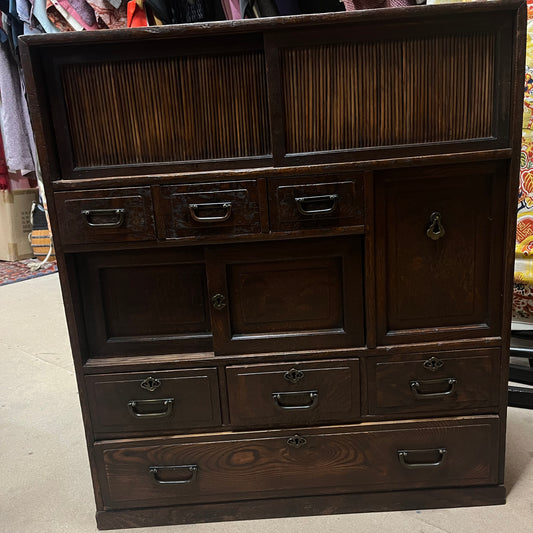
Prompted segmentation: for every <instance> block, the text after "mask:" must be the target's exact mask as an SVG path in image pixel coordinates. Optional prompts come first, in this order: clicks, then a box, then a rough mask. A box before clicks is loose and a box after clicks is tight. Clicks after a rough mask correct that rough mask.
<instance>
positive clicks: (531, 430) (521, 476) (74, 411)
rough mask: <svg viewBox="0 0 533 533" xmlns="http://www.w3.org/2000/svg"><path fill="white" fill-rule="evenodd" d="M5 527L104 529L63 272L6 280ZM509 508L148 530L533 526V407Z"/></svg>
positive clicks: (464, 531) (509, 479)
mask: <svg viewBox="0 0 533 533" xmlns="http://www.w3.org/2000/svg"><path fill="white" fill-rule="evenodd" d="M0 321H1V322H0V358H1V366H0V368H1V373H0V532H5V533H29V532H31V533H62V532H72V533H89V532H94V531H96V525H95V521H94V500H93V495H92V489H91V482H90V476H89V465H88V461H87V457H86V452H85V442H84V437H83V429H82V424H81V414H80V408H79V404H78V396H77V392H76V384H75V379H74V372H73V368H72V364H71V360H70V349H69V345H68V338H67V332H66V326H65V318H64V312H63V307H62V302H61V296H60V292H59V282H58V277H57V274H52V275H50V276H45V277H42V278H36V279H34V280H30V281H24V282H21V283H15V284H13V285H6V286H4V287H1V288H0ZM506 485H507V488H508V493H509V495H508V501H507V504H506V505H505V506H495V507H477V508H461V509H441V510H434V511H406V512H394V513H368V514H351V515H337V516H321V517H304V518H290V519H276V520H256V521H248V522H225V523H216V524H199V525H186V526H173V527H159V528H153V529H137V530H135V531H138V532H139V533H142V532H146V531H154V532H157V533H167V532H174V533H208V532H209V533H223V532H225V533H228V532H239V533H248V532H249V533H252V532H253V533H266V532H276V533H296V532H299V531H302V532H305V533H328V532H350V533H351V532H364V533H366V532H378V533H387V532H394V533H403V532H409V533H434V532H435V533H436V532H442V531H446V532H454V533H455V532H457V533H459V532H460V533H469V532H474V531H479V532H484V533H492V532H498V533H504V532H512V533H533V411H527V410H522V409H514V408H511V409H509V424H508V451H507V466H506Z"/></svg>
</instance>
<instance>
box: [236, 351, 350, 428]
mask: <svg viewBox="0 0 533 533" xmlns="http://www.w3.org/2000/svg"><path fill="white" fill-rule="evenodd" d="M226 375H227V381H228V399H229V409H230V422H231V424H232V425H233V426H243V427H250V428H255V427H265V428H267V427H283V426H288V425H291V424H292V425H297V426H307V425H313V424H315V425H319V424H325V423H328V422H329V423H339V422H355V421H356V420H357V418H358V417H359V415H360V413H359V403H360V400H359V396H360V388H359V361H358V360H357V359H339V360H335V361H315V362H313V363H302V362H293V363H290V362H289V363H283V364H267V365H239V366H230V367H227V368H226Z"/></svg>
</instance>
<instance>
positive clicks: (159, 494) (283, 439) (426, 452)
mask: <svg viewBox="0 0 533 533" xmlns="http://www.w3.org/2000/svg"><path fill="white" fill-rule="evenodd" d="M498 431H499V420H498V417H496V416H492V417H468V418H461V419H456V420H432V421H421V422H411V423H398V422H397V423H390V424H364V425H361V426H345V427H342V428H341V427H336V428H313V429H305V430H300V431H298V432H296V431H294V432H291V431H290V430H285V431H281V430H277V431H272V432H268V433H266V432H257V433H248V434H243V435H241V434H239V435H237V434H222V435H211V436H203V437H196V439H192V438H190V437H189V439H188V440H187V438H179V437H175V438H172V439H152V440H144V439H143V441H141V442H140V441H133V440H132V441H129V442H128V441H120V442H116V443H113V442H109V441H108V442H105V443H97V444H96V445H95V451H96V460H97V465H98V471H99V476H100V484H101V488H102V495H103V499H104V505H105V508H106V509H119V508H134V507H145V506H163V505H175V504H180V503H183V504H184V503H200V502H213V501H230V500H241V499H254V498H267V497H270V498H272V497H283V496H295V495H311V494H334V493H344V492H361V491H380V490H400V489H415V488H426V487H428V488H429V487H450V486H473V485H490V484H495V483H497V466H498V452H499V444H498V443H499V439H498Z"/></svg>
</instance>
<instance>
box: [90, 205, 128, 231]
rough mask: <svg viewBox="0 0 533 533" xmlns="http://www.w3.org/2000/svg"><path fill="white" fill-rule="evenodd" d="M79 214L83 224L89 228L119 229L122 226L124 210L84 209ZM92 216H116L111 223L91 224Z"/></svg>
mask: <svg viewBox="0 0 533 533" xmlns="http://www.w3.org/2000/svg"><path fill="white" fill-rule="evenodd" d="M81 214H82V215H83V216H84V217H85V222H87V225H88V226H90V227H91V228H120V226H122V224H124V215H125V214H126V210H125V209H84V210H83V211H82V212H81ZM93 216H116V217H117V219H116V220H115V221H113V222H99V223H95V222H91V217H93Z"/></svg>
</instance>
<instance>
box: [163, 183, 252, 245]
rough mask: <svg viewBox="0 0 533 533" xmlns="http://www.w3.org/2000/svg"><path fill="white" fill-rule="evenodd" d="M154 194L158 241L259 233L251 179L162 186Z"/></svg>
mask: <svg viewBox="0 0 533 533" xmlns="http://www.w3.org/2000/svg"><path fill="white" fill-rule="evenodd" d="M158 194H159V195H160V202H159V208H160V216H159V219H158V223H159V226H160V227H159V236H160V237H161V238H162V239H178V238H181V237H187V236H198V235H204V236H208V235H239V234H248V233H259V232H261V219H260V210H259V202H258V192H257V184H256V182H255V181H253V180H251V181H237V182H225V183H205V184H194V185H165V186H162V187H161V188H160V189H159V193H158Z"/></svg>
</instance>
